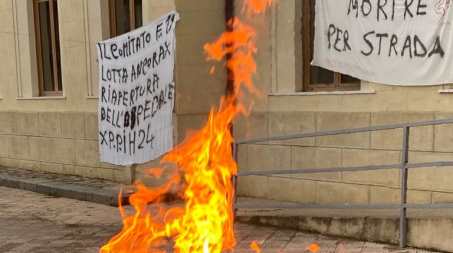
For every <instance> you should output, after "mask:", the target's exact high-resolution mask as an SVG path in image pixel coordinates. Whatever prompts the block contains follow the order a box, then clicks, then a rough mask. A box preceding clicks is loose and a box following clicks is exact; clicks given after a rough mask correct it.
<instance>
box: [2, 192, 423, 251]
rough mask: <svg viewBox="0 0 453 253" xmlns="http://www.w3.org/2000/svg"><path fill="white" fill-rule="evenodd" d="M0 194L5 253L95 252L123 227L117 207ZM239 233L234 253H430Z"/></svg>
mask: <svg viewBox="0 0 453 253" xmlns="http://www.w3.org/2000/svg"><path fill="white" fill-rule="evenodd" d="M0 196H1V197H0V252H2V253H62V252H65V253H66V252H68V253H72V252H74V253H75V252H77V253H85V252H86V253H95V252H98V250H99V247H100V246H101V245H103V244H104V243H105V242H106V241H108V239H110V238H111V237H112V236H113V235H114V234H115V233H116V232H117V231H118V230H119V229H120V226H121V220H120V218H119V213H118V210H117V208H115V207H110V206H107V205H102V204H97V203H91V202H86V201H79V200H74V199H67V198H59V197H50V196H47V195H42V194H38V193H34V192H29V191H23V190H19V189H12V188H7V187H0ZM129 208H130V207H127V210H126V211H130V209H129ZM235 231H236V236H237V242H238V243H237V247H236V249H235V250H234V251H233V253H235V252H238V253H252V251H251V250H250V249H249V245H250V243H251V242H252V241H257V242H258V243H259V244H260V245H261V246H262V253H306V252H309V251H308V250H307V248H308V247H309V246H310V245H311V244H313V243H316V244H317V245H319V247H320V250H319V251H318V253H380V252H385V253H391V252H392V253H393V252H395V253H422V252H427V253H430V252H429V251H423V250H416V249H405V250H399V249H397V248H395V247H393V246H388V245H384V244H375V243H368V242H360V241H354V240H346V239H339V238H334V237H327V236H321V235H315V234H309V233H303V232H298V231H295V230H290V229H279V228H276V227H265V226H256V225H249V224H242V223H237V224H236V225H235Z"/></svg>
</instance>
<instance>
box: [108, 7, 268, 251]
mask: <svg viewBox="0 0 453 253" xmlns="http://www.w3.org/2000/svg"><path fill="white" fill-rule="evenodd" d="M270 3H271V0H246V1H245V5H244V6H245V8H246V9H247V10H246V11H247V13H253V14H259V13H262V12H264V11H265V9H266V7H267V6H269V4H270ZM228 25H229V26H230V28H231V29H230V31H227V32H224V33H223V34H222V35H221V36H220V37H219V38H218V40H217V41H215V42H213V43H208V44H206V45H205V47H204V50H205V52H206V54H207V57H208V60H213V61H219V62H220V61H223V60H225V59H227V61H226V62H227V63H226V67H227V69H228V70H229V71H230V73H232V76H233V77H234V78H233V84H234V85H233V86H234V88H233V92H231V93H230V94H229V95H228V96H226V97H223V98H222V100H221V102H220V106H219V107H218V109H215V108H213V109H211V112H210V114H209V118H208V120H207V123H206V124H205V126H204V127H203V128H202V129H200V130H199V131H198V132H196V133H195V134H193V135H191V136H190V137H188V138H186V140H185V141H184V142H183V143H182V144H180V145H178V146H177V147H176V148H175V149H173V150H172V151H170V152H169V153H168V154H167V155H165V156H164V158H163V159H162V161H161V164H162V166H167V167H168V165H171V166H172V167H173V172H172V175H171V176H170V177H169V180H168V181H167V182H166V183H165V184H164V185H162V186H160V187H156V188H150V187H146V186H145V185H143V184H141V183H139V182H137V183H136V184H135V187H136V192H135V193H134V194H133V195H132V196H131V197H130V199H129V201H130V204H131V205H132V206H133V208H134V211H135V213H134V214H133V215H127V214H126V212H125V210H124V208H123V207H122V206H121V203H120V207H119V209H120V213H121V216H122V219H123V228H122V230H121V231H120V233H119V234H117V235H116V236H114V237H113V238H112V239H111V240H110V241H109V242H108V243H107V244H106V245H104V246H103V247H102V248H101V249H100V252H101V253H139V252H140V253H141V252H143V253H144V252H168V251H169V248H168V247H171V248H172V249H171V250H173V251H174V252H178V253H208V252H210V253H220V252H222V250H229V249H233V248H234V246H235V244H236V241H235V235H234V231H233V225H234V214H233V198H234V187H233V183H232V180H231V179H232V177H233V176H234V175H236V173H237V165H236V162H235V161H234V159H233V156H232V143H233V136H232V134H231V125H232V122H233V120H234V119H235V118H236V117H237V116H238V115H239V114H241V113H245V111H246V110H245V109H244V105H243V104H241V103H240V102H239V101H238V98H239V97H240V96H241V95H242V93H243V92H244V91H243V90H244V89H242V87H245V90H248V91H249V92H251V93H256V90H255V88H254V86H253V81H252V77H253V74H254V73H255V72H256V63H255V60H254V55H255V53H256V46H255V36H256V32H255V30H254V29H253V27H251V26H248V25H246V24H244V23H242V22H241V21H240V20H239V19H238V18H233V19H231V20H230V21H228ZM227 56H229V57H227ZM166 169H169V168H166ZM162 171H163V169H162V168H158V169H154V170H151V171H150V172H149V173H150V175H153V176H160V175H161V174H162ZM175 189H177V190H180V192H181V193H180V197H181V199H182V200H183V201H184V203H183V204H182V205H180V206H177V207H174V206H172V207H168V206H166V205H165V204H157V205H152V204H151V203H160V202H161V201H162V200H163V199H164V197H165V196H166V195H167V194H168V193H169V192H171V191H174V190H175Z"/></svg>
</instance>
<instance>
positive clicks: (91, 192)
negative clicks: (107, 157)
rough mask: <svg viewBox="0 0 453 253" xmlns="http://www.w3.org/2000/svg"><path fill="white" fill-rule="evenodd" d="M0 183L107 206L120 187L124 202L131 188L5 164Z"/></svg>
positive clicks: (112, 203)
mask: <svg viewBox="0 0 453 253" xmlns="http://www.w3.org/2000/svg"><path fill="white" fill-rule="evenodd" d="M0 186H6V187H11V188H17V189H22V190H28V191H33V192H37V193H42V194H47V195H50V196H55V197H66V198H72V199H77V200H84V201H90V202H95V203H99V204H104V205H111V206H116V205H117V204H118V192H119V191H120V189H121V188H122V187H123V188H124V189H126V190H124V191H123V195H122V201H123V203H124V204H127V202H128V196H129V194H130V192H131V191H130V187H126V186H122V185H120V184H118V183H115V182H111V181H107V180H102V179H93V178H83V177H78V176H71V175H61V174H55V173H47V172H37V171H30V170H24V169H14V168H5V167H0ZM0 252H1V251H0Z"/></svg>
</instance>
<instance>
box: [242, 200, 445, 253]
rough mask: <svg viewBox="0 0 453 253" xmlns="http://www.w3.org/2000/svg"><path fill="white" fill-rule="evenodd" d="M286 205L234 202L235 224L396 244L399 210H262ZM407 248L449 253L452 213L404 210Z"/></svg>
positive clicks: (252, 201) (264, 201)
mask: <svg viewBox="0 0 453 253" xmlns="http://www.w3.org/2000/svg"><path fill="white" fill-rule="evenodd" d="M265 204H290V203H287V202H286V203H285V202H279V201H273V200H266V199H256V198H238V206H239V207H240V206H241V205H242V206H247V208H239V209H238V210H237V220H238V221H240V222H245V223H251V224H256V225H270V226H276V227H281V228H290V229H296V230H300V231H305V232H313V233H319V234H323V235H330V236H339V237H345V238H352V239H358V240H364V241H370V242H381V243H389V244H395V245H397V244H398V243H399V210H368V209H366V210H345V209H342V210H332V209H329V210H326V209H297V210H294V209H291V210H285V209H265V208H251V207H250V206H254V205H255V206H264V205H265ZM408 246H410V247H415V248H421V249H431V250H439V251H446V252H453V210H451V209H448V210H447V209H435V210H427V209H424V210H408Z"/></svg>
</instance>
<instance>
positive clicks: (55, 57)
mask: <svg viewBox="0 0 453 253" xmlns="http://www.w3.org/2000/svg"><path fill="white" fill-rule="evenodd" d="M42 2H48V5H49V10H48V11H49V21H50V23H49V32H50V39H51V51H50V54H51V59H52V80H53V90H52V91H46V90H44V67H43V62H42V61H43V50H42V39H41V38H42V32H41V24H40V22H41V18H40V13H39V3H42ZM54 3H55V4H56V5H57V6H58V1H57V0H33V20H34V26H35V44H36V58H37V68H38V84H39V96H62V95H63V84H62V71H61V50H60V49H61V48H60V38H59V27H58V26H59V21H58V10H55V6H54ZM55 17H56V20H55ZM60 87H61V89H60Z"/></svg>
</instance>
